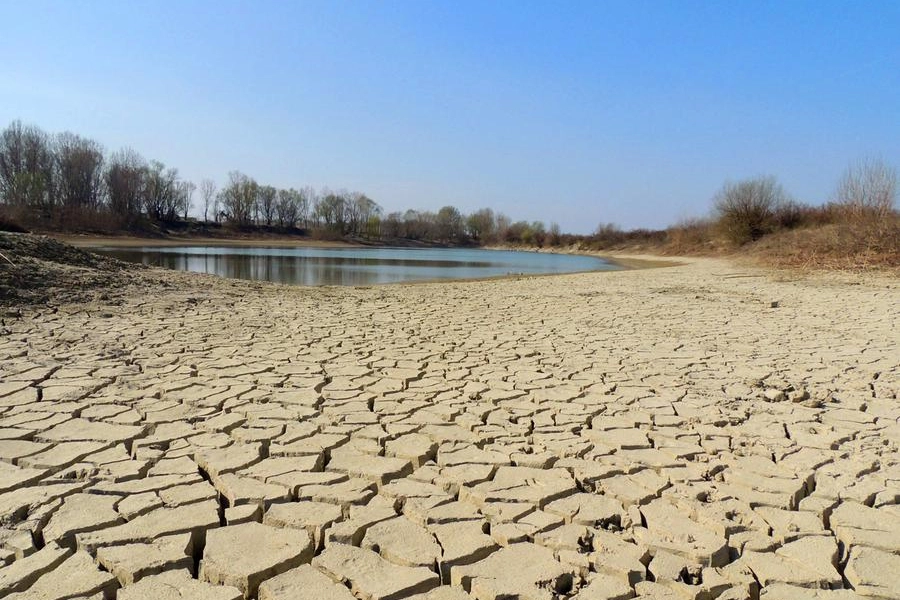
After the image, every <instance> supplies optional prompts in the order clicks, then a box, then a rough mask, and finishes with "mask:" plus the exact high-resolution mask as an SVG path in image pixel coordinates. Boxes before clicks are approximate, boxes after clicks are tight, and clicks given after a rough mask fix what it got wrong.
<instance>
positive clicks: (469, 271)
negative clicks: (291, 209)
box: [94, 246, 614, 285]
mask: <svg viewBox="0 0 900 600" xmlns="http://www.w3.org/2000/svg"><path fill="white" fill-rule="evenodd" d="M94 251H95V252H100V253H103V254H108V255H111V256H115V257H116V258H119V259H122V260H127V261H131V262H137V263H143V264H147V265H154V266H158V267H165V268H167V269H175V270H179V271H192V272H196V273H210V274H214V275H219V276H222V277H232V278H236V279H250V280H262V281H274V282H278V283H288V284H294V285H371V284H376V283H395V282H401V281H427V280H435V279H475V278H482V277H497V276H502V275H509V274H518V273H522V274H537V273H571V272H576V271H595V270H608V269H613V268H614V267H613V265H610V264H609V263H607V262H605V261H603V260H601V259H599V258H594V257H589V256H569V255H557V254H538V253H534V252H506V251H492V250H471V249H457V248H454V249H427V250H421V249H406V248H351V249H334V248H267V247H237V248H222V247H209V246H207V247H170V248H154V247H142V248H97V249H94Z"/></svg>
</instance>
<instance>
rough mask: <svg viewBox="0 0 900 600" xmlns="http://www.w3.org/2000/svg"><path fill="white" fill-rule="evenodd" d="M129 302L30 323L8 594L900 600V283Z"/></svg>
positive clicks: (806, 281) (264, 287)
mask: <svg viewBox="0 0 900 600" xmlns="http://www.w3.org/2000/svg"><path fill="white" fill-rule="evenodd" d="M73 268H75V269H78V270H79V271H78V272H80V273H83V272H85V271H84V270H85V269H89V268H90V267H87V266H77V267H73ZM125 275H126V277H127V278H128V282H127V284H125V285H122V286H120V287H117V288H114V289H104V290H103V291H100V290H99V289H98V291H97V293H96V294H94V295H92V296H90V297H88V298H83V299H80V300H79V301H78V302H74V303H70V302H65V301H62V302H59V301H57V302H55V303H54V306H52V307H41V306H31V307H24V308H22V309H21V310H18V311H7V313H6V314H5V316H4V317H3V324H2V327H3V335H2V336H0V365H2V366H0V369H2V378H0V379H2V384H0V468H2V471H0V474H2V479H0V522H2V523H3V524H4V525H3V527H4V529H3V533H2V536H0V545H2V548H3V551H4V552H6V554H4V555H3V556H4V557H6V558H4V559H3V560H6V561H11V562H12V563H13V567H9V568H7V569H6V571H8V572H11V573H13V574H15V573H19V572H27V573H32V575H30V577H31V579H29V580H28V581H27V582H26V583H22V580H14V577H13V578H12V579H13V581H12V583H10V578H9V577H8V578H6V579H3V576H2V575H0V586H4V585H5V586H7V587H0V592H3V593H4V594H5V593H6V591H7V590H10V589H12V590H18V589H21V586H24V587H27V586H29V585H31V581H33V580H34V579H37V583H35V584H34V586H39V587H41V588H42V589H49V588H51V587H52V586H54V585H64V582H65V584H66V585H68V587H66V588H65V589H68V590H69V591H72V590H74V589H75V588H73V587H72V586H74V585H75V581H76V580H77V582H78V585H81V584H82V582H84V581H91V582H93V583H92V585H94V586H95V587H96V586H105V587H104V588H103V589H107V588H108V589H109V590H115V588H118V587H120V586H124V587H123V590H134V591H133V593H134V594H135V596H134V597H139V596H140V597H147V596H146V595H144V596H141V594H142V593H144V594H146V592H143V591H142V590H145V589H150V588H152V586H153V585H157V586H163V585H168V586H171V585H176V584H175V583H173V582H179V583H177V585H178V586H182V587H183V588H184V589H188V587H189V586H194V587H191V589H192V590H194V591H193V592H192V593H191V594H187V595H192V597H202V596H201V592H202V593H206V592H208V591H209V590H210V589H212V588H209V586H211V585H212V586H216V588H217V589H218V590H220V591H222V592H224V590H222V587H221V583H220V582H222V581H227V582H229V583H231V584H233V585H237V586H239V587H240V586H250V587H248V588H247V591H246V593H247V595H248V596H250V597H255V596H256V594H257V592H256V587H254V586H257V585H259V581H260V580H267V579H268V583H267V582H266V581H263V583H262V586H263V588H262V589H263V590H264V591H266V593H269V592H270V590H274V589H277V588H278V585H277V584H279V583H280V584H284V585H287V583H290V582H294V583H291V585H300V584H299V583H296V582H298V581H305V582H307V583H305V584H303V585H307V586H308V585H313V584H312V583H309V582H315V585H319V586H331V585H333V584H332V583H331V581H332V580H337V581H346V582H349V583H350V585H351V586H352V588H353V590H355V593H356V594H357V595H358V596H361V597H362V596H365V597H368V596H374V595H378V594H380V595H382V596H388V595H391V597H398V598H399V597H418V598H428V599H430V598H437V597H439V596H425V595H424V594H425V592H427V591H429V590H431V589H433V588H447V589H443V590H442V591H443V593H444V594H446V595H445V596H440V597H441V598H443V597H447V598H460V599H465V598H485V597H493V596H490V595H486V594H493V595H494V596H498V595H503V594H508V595H514V594H519V595H520V596H525V597H535V598H545V597H546V598H549V596H548V595H547V590H546V582H547V581H553V582H555V585H556V589H557V591H558V592H559V593H561V594H565V595H566V597H573V596H574V594H575V592H576V591H582V592H583V595H585V596H586V595H588V594H592V593H597V594H599V595H600V596H601V597H603V594H605V595H606V596H614V595H615V594H618V595H619V597H627V596H628V595H629V594H636V595H638V596H644V597H655V598H666V597H669V596H667V594H669V595H671V594H676V595H677V596H676V597H698V596H708V597H713V596H719V597H723V596H724V597H728V598H756V597H757V595H758V594H759V593H760V587H762V590H763V592H765V593H766V596H765V597H767V598H792V599H793V598H798V599H804V598H827V597H831V596H830V595H829V594H831V592H824V591H814V590H816V589H818V588H832V589H839V588H842V587H846V586H854V587H855V588H856V593H854V592H852V591H848V592H846V593H844V594H843V595H841V596H840V597H841V598H854V597H857V595H856V594H859V596H858V597H863V594H868V595H869V596H871V595H875V596H881V597H896V596H897V595H898V594H900V582H898V580H897V578H896V573H897V572H898V570H897V569H894V568H893V567H892V565H894V564H895V563H896V557H897V555H898V554H900V545H898V541H897V540H900V535H898V533H900V510H898V505H897V499H898V497H900V489H898V481H900V477H898V472H900V459H898V444H900V405H898V399H897V396H898V392H900V371H898V365H900V356H898V353H897V340H896V332H897V331H900V314H898V313H897V311H896V299H897V297H898V294H900V286H898V282H897V280H896V279H892V278H890V277H880V276H877V275H866V276H862V275H854V274H824V275H815V276H804V277H796V276H788V275H784V274H777V276H773V273H772V272H770V271H765V270H761V269H755V268H749V267H746V266H737V265H735V263H733V262H729V261H724V260H715V259H683V260H682V264H680V265H678V266H673V267H671V268H664V269H641V270H625V271H615V272H598V273H585V274H575V275H560V276H555V277H552V278H546V277H519V278H515V279H503V280H490V281H477V282H473V281H466V282H452V283H431V284H419V285H393V286H372V287H365V288H335V287H324V288H301V287H290V286H279V285H274V284H266V283H255V282H245V281H238V280H226V279H220V278H216V277H211V276H199V275H192V274H187V273H178V272H172V271H162V270H156V269H143V270H140V271H129V272H128V273H126V274H125ZM86 506H89V507H90V509H89V510H86V509H85V507H86ZM256 521H259V522H261V523H262V524H249V522H256ZM207 531H209V533H205V532H207ZM214 532H216V533H214ZM188 533H190V534H192V536H188V535H185V534H188ZM288 538H289V539H290V543H287V542H285V540H287V539H288ZM188 540H192V542H191V543H192V544H193V546H192V548H191V549H190V550H187V549H186V548H187V546H186V544H187V543H188ZM182 542H184V544H183V545H182V547H180V549H179V548H176V546H177V545H178V544H182ZM125 543H131V544H138V545H136V546H135V545H130V546H124V545H123V544H125ZM235 547H236V548H241V550H242V551H241V552H240V553H234V552H233V551H232V550H231V549H232V548H235ZM75 549H78V552H76V553H74V554H72V553H73V550H75ZM179 553H180V555H179ZM69 554H71V558H67V556H68V555H69ZM162 555H165V556H167V557H169V558H166V560H164V561H163V562H162V564H160V563H159V560H160V559H159V557H160V556H162ZM30 557H36V558H30ZM54 557H56V558H54ZM54 560H55V561H56V562H54ZM195 560H200V561H201V562H200V563H199V564H200V565H201V568H200V570H199V571H197V570H196V569H195V567H194V566H192V565H196V564H197V563H196V562H194V561H195ZM19 561H24V562H23V563H22V566H21V568H18V567H16V570H15V571H9V569H13V568H14V567H15V565H16V563H18V562H19ZM154 561H156V562H154ZM179 561H180V562H179ZM60 562H61V563H62V565H68V566H67V567H66V568H56V569H55V568H54V567H53V566H46V565H58V564H60ZM302 563H311V564H312V567H308V566H307V567H299V568H296V569H295V567H297V565H300V564H302ZM31 564H34V565H45V566H36V567H34V568H33V569H32V570H28V569H26V568H25V567H26V566H27V565H31ZM151 564H152V565H157V566H151ZM184 564H188V565H189V569H188V571H186V572H185V574H184V575H178V576H176V575H177V573H176V571H177V570H178V569H181V568H182V566H183V565H184ZM96 565H101V566H102V567H103V568H102V569H101V568H99V567H98V566H96ZM286 570H287V571H288V574H286V575H285V576H283V577H282V578H281V579H279V580H272V579H270V578H272V577H273V576H274V575H276V574H277V573H280V572H282V571H286ZM159 571H172V572H171V573H168V574H164V575H155V574H151V573H157V572H159ZM248 572H249V573H252V574H253V575H250V576H244V575H241V573H248ZM217 573H218V574H217ZM367 573H376V574H377V575H375V576H373V577H372V578H369V577H368V576H367V575H366V574H367ZM73 574H75V575H77V578H76V577H74V576H73ZM511 574H512V575H511ZM11 577H12V576H11ZM141 577H143V579H142V581H139V582H138V583H131V581H132V580H133V579H138V578H141ZM179 577H181V578H182V579H179ZM254 578H255V579H254ZM250 581H255V582H256V583H252V584H251V583H250ZM242 582H243V583H242ZM285 582H287V583H285ZM16 585H18V586H20V587H14V586H16ZM204 586H206V587H204ZM267 586H268V587H267ZM92 589H93V588H92ZM317 589H319V588H317ZM321 589H324V588H321ZM332 589H333V591H334V592H335V593H339V592H342V593H344V594H345V595H346V591H347V590H346V588H345V587H334V588H332ZM79 590H80V588H79ZM75 591H78V590H75ZM89 591H90V590H89ZM73 593H74V592H73ZM91 593H94V592H93V591H91ZM237 593H240V592H237ZM112 594H113V592H112V591H110V593H109V595H110V596H111V595H112ZM261 594H262V592H260V595H261ZM415 594H423V595H422V596H415ZM816 594H819V595H816ZM0 595H2V594H0ZM79 595H89V594H88V593H84V594H79ZM119 595H120V596H123V597H124V593H123V592H122V591H120V592H119ZM13 597H14V596H13ZM270 597H277V596H270ZM614 597H615V596H614Z"/></svg>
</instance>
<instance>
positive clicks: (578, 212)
mask: <svg viewBox="0 0 900 600" xmlns="http://www.w3.org/2000/svg"><path fill="white" fill-rule="evenodd" d="M0 31H2V33H0V126H5V125H6V124H7V123H8V122H9V121H11V120H12V119H15V118H21V119H22V120H23V121H25V122H28V123H33V124H36V125H39V126H41V127H42V128H44V129H45V130H48V131H51V132H56V131H62V130H71V131H74V132H76V133H80V134H82V135H86V136H90V137H93V138H95V139H97V140H98V141H100V142H101V143H102V144H103V145H104V147H105V148H106V149H107V150H116V149H118V148H120V147H122V146H130V147H133V148H134V149H136V150H138V151H139V152H141V153H142V154H143V155H144V156H145V157H147V158H153V159H158V160H161V161H163V162H165V163H166V164H167V165H170V166H174V167H177V168H179V169H180V171H181V173H182V175H183V176H184V177H186V178H189V179H192V180H194V181H199V180H200V179H202V178H204V177H210V178H213V179H215V180H217V181H218V182H220V183H221V182H222V181H224V179H225V176H226V174H227V172H228V171H229V170H232V169H240V170H242V171H244V172H246V173H247V174H249V175H251V176H253V177H255V178H256V179H257V180H258V181H260V182H261V183H268V184H271V185H275V186H279V187H287V186H301V185H307V184H308V185H314V186H316V187H320V186H324V185H327V186H330V187H332V188H348V189H357V190H360V191H364V192H366V193H368V194H369V195H370V196H371V197H372V198H374V199H375V200H376V201H378V202H379V203H380V204H381V205H382V206H383V207H384V208H385V209H386V210H387V211H392V210H400V209H405V208H420V209H435V210H436V209H437V208H439V207H440V206H442V205H445V204H453V205H456V206H457V207H459V208H460V209H461V210H463V211H464V212H468V211H471V210H475V209H477V208H480V207H483V206H489V207H492V208H494V209H497V210H500V211H502V212H505V213H507V214H509V215H510V216H511V217H513V218H514V219H526V220H536V219H539V220H543V221H546V222H548V223H549V222H550V221H557V222H559V224H560V225H561V226H562V228H563V230H567V231H573V232H581V233H586V232H589V231H591V230H593V229H594V228H595V226H596V225H597V224H598V223H600V222H614V223H618V224H619V225H621V226H624V227H638V226H646V227H661V226H665V225H667V224H670V223H672V222H675V221H677V220H678V219H680V218H683V217H690V216H699V215H702V214H704V213H706V211H707V210H708V207H709V203H710V198H711V197H712V196H713V194H714V193H715V192H716V190H717V189H718V188H719V187H720V186H721V185H722V183H723V182H724V181H725V180H728V179H730V180H735V179H741V178H744V177H750V176H755V175H760V174H773V175H776V176H777V177H778V178H779V179H780V181H781V182H782V183H783V185H784V186H785V188H786V189H787V190H788V191H789V192H790V193H791V194H793V195H794V196H795V197H796V198H798V199H800V200H803V201H807V202H813V203H817V202H821V201H823V200H827V199H828V197H829V196H830V195H831V193H832V190H833V188H834V185H835V182H836V180H837V178H838V177H839V176H840V174H841V171H842V170H843V169H844V168H845V167H846V166H847V164H848V163H850V162H851V161H854V160H857V159H859V158H861V157H863V156H880V157H882V158H883V159H885V160H886V161H887V162H889V163H891V164H893V165H895V166H900V2H893V1H891V2H887V1H885V2H849V1H843V2H822V1H815V2H799V1H795V2H761V1H752V2H732V1H725V0H721V1H710V2H692V1H678V2H674V1H673V2H661V1H660V2H636V1H623V2H599V1H588V2H561V1H552V2H551V1H547V2H525V1H523V0H513V1H498V0H491V1H489V2H484V1H476V2H460V1H457V0H454V1H452V2H442V3H438V2H430V1H425V0H417V1H412V2H399V1H392V0H391V1H384V2H362V1H343V0H341V1H336V0H328V1H324V0H323V1H320V2H319V1H317V2H288V1H283V2H263V1H252V2H251V1H246V2H228V1H222V0H216V1H214V2H200V1H196V2H189V1H185V2H176V1H174V0H170V1H165V2H162V1H158V2H157V1H154V2H150V1H132V0H129V1H125V2H123V1H120V0H117V1H115V2H105V1H100V0H72V1H63V0H59V1H56V2H44V1H40V0H27V1H22V0H0Z"/></svg>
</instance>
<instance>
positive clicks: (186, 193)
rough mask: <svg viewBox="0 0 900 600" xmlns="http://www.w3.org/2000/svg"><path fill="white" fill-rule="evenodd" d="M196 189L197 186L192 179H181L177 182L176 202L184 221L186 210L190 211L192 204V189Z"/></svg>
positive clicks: (186, 215)
mask: <svg viewBox="0 0 900 600" xmlns="http://www.w3.org/2000/svg"><path fill="white" fill-rule="evenodd" d="M196 189H197V186H196V185H195V184H194V182H193V181H181V182H179V183H178V203H179V208H180V209H181V214H182V215H184V220H185V221H187V218H188V212H190V210H191V207H192V206H193V205H194V201H193V198H194V190H196Z"/></svg>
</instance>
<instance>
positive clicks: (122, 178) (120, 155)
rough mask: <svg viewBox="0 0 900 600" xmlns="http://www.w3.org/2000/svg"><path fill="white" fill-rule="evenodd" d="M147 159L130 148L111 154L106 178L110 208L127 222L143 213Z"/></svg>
mask: <svg viewBox="0 0 900 600" xmlns="http://www.w3.org/2000/svg"><path fill="white" fill-rule="evenodd" d="M146 175H147V161H145V160H144V158H143V157H142V156H141V155H140V154H138V153H137V152H135V151H134V150H132V149H130V148H124V149H122V150H120V151H118V152H115V153H113V154H112V156H110V158H109V162H108V166H107V168H106V173H105V175H104V178H105V180H106V195H107V199H108V201H109V208H110V209H111V210H112V211H113V212H114V213H115V214H117V215H119V216H121V217H124V218H125V220H126V222H129V221H133V220H134V219H135V218H136V217H138V216H139V215H140V214H141V207H142V201H143V195H142V194H143V190H144V185H145V178H146Z"/></svg>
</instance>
